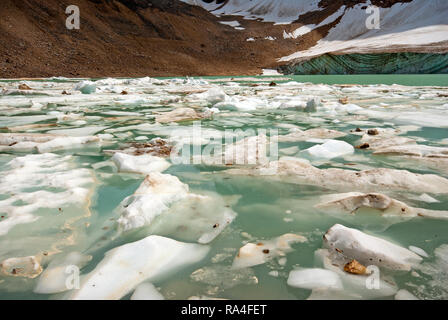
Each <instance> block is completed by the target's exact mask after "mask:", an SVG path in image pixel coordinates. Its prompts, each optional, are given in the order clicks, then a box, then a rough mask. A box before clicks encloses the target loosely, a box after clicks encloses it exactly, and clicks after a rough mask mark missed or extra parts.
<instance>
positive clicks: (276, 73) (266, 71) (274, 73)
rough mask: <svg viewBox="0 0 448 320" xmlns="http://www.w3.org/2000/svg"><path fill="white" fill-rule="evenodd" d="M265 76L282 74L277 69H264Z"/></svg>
mask: <svg viewBox="0 0 448 320" xmlns="http://www.w3.org/2000/svg"><path fill="white" fill-rule="evenodd" d="M262 75H263V76H281V75H282V74H281V73H280V72H278V71H277V70H275V69H263V74H262Z"/></svg>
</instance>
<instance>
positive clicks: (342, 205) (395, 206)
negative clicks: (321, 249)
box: [315, 192, 448, 219]
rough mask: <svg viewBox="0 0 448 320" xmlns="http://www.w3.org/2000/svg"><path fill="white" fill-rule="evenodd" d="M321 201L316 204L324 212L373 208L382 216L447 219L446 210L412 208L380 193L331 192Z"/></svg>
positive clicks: (350, 211)
mask: <svg viewBox="0 0 448 320" xmlns="http://www.w3.org/2000/svg"><path fill="white" fill-rule="evenodd" d="M322 201H323V202H321V203H319V204H318V205H316V206H315V207H316V208H317V209H320V210H322V211H324V212H326V213H332V212H336V213H337V212H339V213H349V214H351V215H355V214H356V213H357V212H358V211H359V210H362V209H367V208H369V209H373V210H376V211H377V212H378V214H379V215H381V216H383V217H386V218H387V217H401V218H412V217H417V216H419V217H427V218H439V219H448V211H437V210H428V209H423V208H413V207H411V206H409V205H407V204H406V203H404V202H402V201H398V200H395V199H392V198H390V197H388V196H387V195H384V194H380V193H360V192H349V193H342V194H332V195H327V196H323V197H322Z"/></svg>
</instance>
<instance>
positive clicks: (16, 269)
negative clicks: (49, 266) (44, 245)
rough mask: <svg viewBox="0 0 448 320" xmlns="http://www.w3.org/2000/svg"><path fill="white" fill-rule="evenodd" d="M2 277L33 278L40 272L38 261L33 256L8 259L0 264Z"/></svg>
mask: <svg viewBox="0 0 448 320" xmlns="http://www.w3.org/2000/svg"><path fill="white" fill-rule="evenodd" d="M0 270H1V272H2V273H3V275H4V276H12V277H26V278H35V277H37V276H38V275H39V274H40V273H41V272H42V266H41V265H40V261H39V259H38V258H36V257H35V256H29V257H21V258H9V259H6V260H4V261H2V262H1V263H0Z"/></svg>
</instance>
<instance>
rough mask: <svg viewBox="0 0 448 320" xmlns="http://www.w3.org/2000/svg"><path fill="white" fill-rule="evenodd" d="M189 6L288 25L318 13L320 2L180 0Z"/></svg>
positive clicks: (220, 13)
mask: <svg viewBox="0 0 448 320" xmlns="http://www.w3.org/2000/svg"><path fill="white" fill-rule="evenodd" d="M182 1H183V2H186V3H188V4H191V5H196V6H201V7H203V8H204V9H206V10H208V11H210V12H211V13H213V14H214V15H217V16H220V15H238V16H243V17H244V18H245V19H248V20H255V19H263V20H264V21H265V22H275V23H277V24H288V23H291V22H293V21H295V20H297V18H298V17H299V16H300V15H302V14H304V13H307V12H311V11H319V10H322V8H320V7H319V2H320V0H302V1H298V0H282V1H278V0H253V1H246V0H229V1H227V2H225V3H220V4H217V3H216V2H215V1H212V2H211V3H206V2H204V1H201V0H182Z"/></svg>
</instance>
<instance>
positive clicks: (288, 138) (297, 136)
mask: <svg viewBox="0 0 448 320" xmlns="http://www.w3.org/2000/svg"><path fill="white" fill-rule="evenodd" d="M344 136H346V134H345V133H343V132H339V131H336V130H331V129H324V128H314V129H309V130H306V131H302V130H299V129H295V130H293V131H292V132H291V133H289V134H287V135H284V136H278V141H279V142H298V141H306V140H309V139H335V138H340V137H344Z"/></svg>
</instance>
